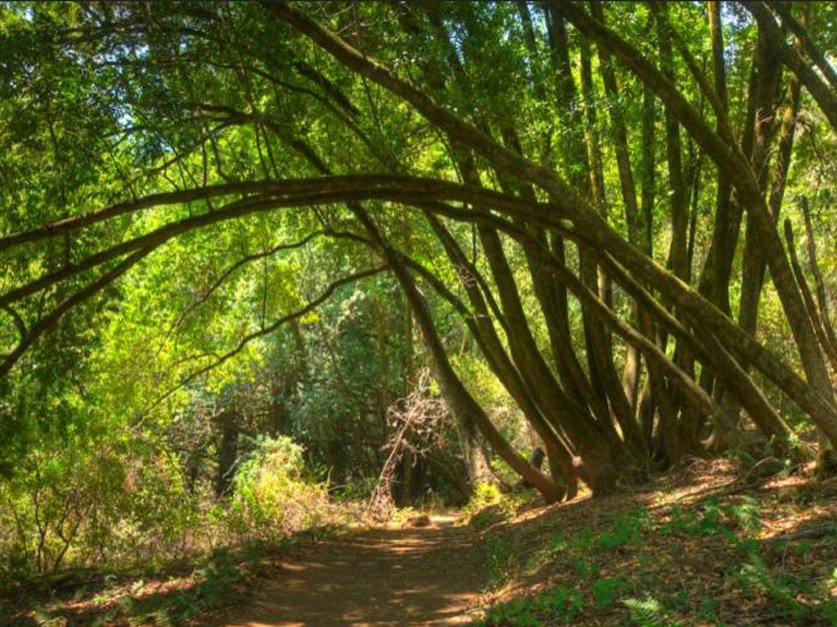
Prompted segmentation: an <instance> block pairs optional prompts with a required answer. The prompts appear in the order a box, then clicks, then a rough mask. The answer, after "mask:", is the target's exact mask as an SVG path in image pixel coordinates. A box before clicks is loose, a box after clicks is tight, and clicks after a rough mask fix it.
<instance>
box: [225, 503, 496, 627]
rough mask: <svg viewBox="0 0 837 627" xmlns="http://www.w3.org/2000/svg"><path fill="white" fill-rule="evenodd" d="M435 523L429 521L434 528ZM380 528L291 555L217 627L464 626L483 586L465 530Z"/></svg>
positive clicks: (481, 558)
mask: <svg viewBox="0 0 837 627" xmlns="http://www.w3.org/2000/svg"><path fill="white" fill-rule="evenodd" d="M436 522H437V520H435V519H434V523H436ZM445 522H447V521H444V520H438V523H439V525H438V526H437V525H435V524H434V526H431V527H422V528H378V529H372V530H368V531H362V532H357V533H352V534H349V535H346V536H342V537H337V538H334V539H331V540H327V541H325V542H321V543H318V544H316V545H312V546H305V547H300V548H299V549H296V550H295V551H294V552H293V553H292V554H291V555H288V556H287V557H286V558H284V559H283V560H282V568H281V570H280V571H279V573H278V575H277V576H275V577H273V578H271V579H268V580H263V581H261V582H259V587H258V589H257V590H256V592H255V596H254V598H253V599H252V600H251V601H250V602H249V603H248V604H247V605H245V606H243V607H239V608H237V609H235V610H233V611H232V612H231V613H230V615H229V616H228V617H226V618H225V619H224V620H221V621H218V622H217V623H216V624H217V625H218V627H221V626H223V627H340V626H349V625H351V626H352V627H396V626H398V627H418V626H420V625H462V624H466V623H468V622H469V620H470V619H469V618H468V616H467V615H466V611H467V610H468V608H470V607H472V606H474V605H475V604H476V603H477V601H478V600H479V592H480V590H481V589H482V588H483V587H484V586H485V583H486V579H485V555H484V549H483V544H482V542H481V541H480V540H479V538H477V536H476V534H474V532H473V531H472V530H471V529H469V528H467V527H454V526H450V525H445V524H444V523H445Z"/></svg>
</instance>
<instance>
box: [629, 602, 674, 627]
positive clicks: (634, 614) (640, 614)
mask: <svg viewBox="0 0 837 627" xmlns="http://www.w3.org/2000/svg"><path fill="white" fill-rule="evenodd" d="M623 603H624V604H625V607H627V608H628V618H630V620H631V624H632V625H635V627H676V626H677V625H678V623H677V622H676V621H673V620H671V619H669V618H668V617H667V615H666V610H665V608H664V607H663V605H662V603H660V602H659V601H657V600H656V599H655V598H654V597H652V596H646V597H645V598H644V599H625V600H624V601H623Z"/></svg>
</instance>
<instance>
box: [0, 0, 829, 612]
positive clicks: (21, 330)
mask: <svg viewBox="0 0 837 627" xmlns="http://www.w3.org/2000/svg"><path fill="white" fill-rule="evenodd" d="M835 26H837V8H835V5H834V4H833V3H815V2H801V3H783V2H770V3H763V2H737V3H733V2H724V3H721V2H706V3H675V4H671V5H667V4H664V3H660V4H656V3H641V2H614V3H582V2H562V3H535V2H441V3H437V2H391V3H371V2H370V3H364V2H360V3H351V2H330V3H312V4H306V3H284V2H276V3H271V2H265V3H208V2H194V3H190V2H183V3H97V2H77V3H60V4H59V3H34V2H32V3H30V2H3V3H0V260H2V263H1V264H0V584H1V583H3V582H9V581H13V580H20V579H25V578H28V577H32V576H35V575H41V576H43V575H48V574H50V573H55V572H57V571H61V570H63V569H65V568H68V567H76V568H82V567H92V568H97V569H103V568H110V567H116V566H119V567H125V566H128V565H141V564H149V563H158V562H165V561H168V560H171V559H173V558H178V557H184V556H188V555H194V554H197V553H202V552H205V551H209V550H212V549H215V548H217V547H219V546H228V545H241V543H243V542H250V541H259V542H264V543H272V544H275V543H276V542H281V541H282V540H283V539H285V538H287V537H288V536H289V535H290V534H292V533H294V532H296V531H299V530H302V529H310V528H317V527H321V526H323V525H330V524H335V523H344V522H346V521H348V520H353V519H356V518H358V517H363V516H374V517H379V518H381V517H383V518H386V517H388V516H390V515H391V513H392V508H393V506H395V505H397V506H401V507H415V508H421V507H430V506H436V507H443V506H460V505H464V504H465V503H468V502H469V500H470V501H471V507H472V508H474V507H475V505H474V504H475V503H479V502H481V499H482V498H483V497H484V496H485V495H486V494H494V493H495V492H496V490H497V489H498V488H499V489H501V490H504V491H508V490H512V489H514V488H521V487H523V486H530V487H532V488H534V489H535V490H536V491H537V493H538V494H539V495H540V496H541V497H542V499H543V500H544V501H545V502H546V503H556V502H559V501H563V500H572V499H575V498H577V497H578V495H579V493H580V491H588V490H589V492H590V493H592V495H593V496H600V495H607V494H612V493H614V492H618V491H619V490H620V489H621V488H623V487H625V486H636V485H642V484H643V483H645V482H647V481H648V480H649V478H651V477H653V476H657V475H659V474H660V473H664V472H666V471H668V470H671V469H674V468H678V467H681V466H682V464H683V463H684V462H685V461H687V460H690V459H693V458H695V457H698V458H708V457H712V456H718V455H730V454H732V455H734V456H735V457H736V458H737V459H739V460H745V461H746V463H747V464H759V466H758V467H759V472H761V471H763V469H764V468H765V467H767V468H771V469H774V470H776V471H778V470H782V469H784V470H786V471H790V470H793V469H795V468H800V467H802V466H804V465H805V464H806V463H808V462H811V461H814V460H815V461H816V463H817V467H818V472H819V473H820V476H822V477H828V476H830V475H832V474H833V473H834V472H835V471H837V455H835V453H834V448H835V447H836V446H837V401H835V395H834V391H835V387H834V386H835V381H837V337H836V336H835V331H834V327H833V324H832V316H833V315H834V314H833V304H834V297H833V290H834V286H835V284H837V251H835V248H834V245H833V242H834V241H835V237H837V232H835V229H836V228H837V226H835V225H837V216H835V192H837V167H836V166H835V159H834V155H835V154H837V153H835V140H837V135H835V133H836V132H837V72H835V65H834V62H835V58H836V57H835V56H836V55H837V27H835ZM535 447H539V448H541V449H543V450H544V451H545V452H546V464H545V465H544V467H543V468H542V469H541V468H539V467H538V464H533V463H530V461H532V457H531V452H532V450H533V449H534V448H535ZM491 486H493V487H491ZM358 504H360V505H358ZM632 524H633V523H632ZM689 524H691V523H689ZM631 533H633V532H631ZM695 533H698V532H697V531H695ZM613 585H616V584H615V583H614V584H613ZM603 594H608V595H610V594H611V592H610V591H605V592H603ZM613 594H616V593H615V592H614V593H613ZM567 599H569V601H568V600H567ZM571 600H572V599H571V598H570V597H566V598H562V600H561V601H560V603H559V605H561V607H564V605H565V603H568V602H570V601H571ZM497 611H505V610H497ZM510 611H511V610H510ZM515 611H516V610H515ZM562 611H563V610H562ZM636 611H637V612H641V611H642V608H639V609H637V610H636Z"/></svg>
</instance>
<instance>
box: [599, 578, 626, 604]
mask: <svg viewBox="0 0 837 627" xmlns="http://www.w3.org/2000/svg"><path fill="white" fill-rule="evenodd" d="M627 588H628V581H627V580H626V579H625V578H624V577H619V576H616V577H603V578H602V579H599V580H598V581H596V582H595V583H593V585H592V586H591V587H590V591H591V592H592V593H593V599H594V600H595V602H596V607H609V606H611V605H613V603H614V602H615V601H616V599H617V597H619V595H621V594H622V593H623V592H624V591H625V590H626V589H627Z"/></svg>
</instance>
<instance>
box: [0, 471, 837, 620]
mask: <svg viewBox="0 0 837 627" xmlns="http://www.w3.org/2000/svg"><path fill="white" fill-rule="evenodd" d="M756 469H757V470H758V467H757V468H756ZM758 475H759V473H758V472H753V471H752V470H751V471H743V470H742V467H741V466H740V465H739V464H738V463H737V462H735V461H732V460H726V459H720V460H714V461H704V460H696V461H692V462H691V463H689V464H685V465H683V466H682V467H680V468H679V469H678V470H676V471H675V472H672V473H669V474H667V475H666V476H664V477H661V478H659V479H657V480H655V481H654V482H652V483H651V484H650V485H647V486H644V487H643V488H641V489H634V490H623V491H621V492H619V493H617V494H614V495H611V496H607V497H603V498H598V499H590V498H589V496H582V497H581V498H578V499H576V500H574V501H572V502H569V503H562V504H557V505H553V506H547V507H544V506H542V505H539V504H538V501H537V499H536V498H535V496H534V495H533V494H531V493H529V494H524V495H517V496H515V497H513V498H506V499H504V500H503V501H502V502H501V503H499V504H496V505H493V506H491V507H489V508H486V509H483V510H482V511H481V512H479V513H477V514H476V515H475V516H474V517H473V518H472V519H471V520H470V523H469V524H467V525H463V524H460V523H461V522H463V521H461V520H460V521H457V524H448V523H452V522H454V521H453V520H451V519H448V520H443V519H435V523H436V524H434V525H433V526H430V527H421V528H413V527H409V526H396V525H388V526H380V527H375V528H363V529H344V530H340V531H337V532H329V533H326V534H324V535H323V534H319V535H317V536H316V538H308V539H304V538H303V539H301V540H299V541H298V542H295V543H293V544H290V545H288V546H286V547H284V548H281V549H278V550H276V551H265V550H262V551H260V552H257V553H255V554H251V555H248V554H247V552H246V551H243V552H235V551H231V552H229V553H220V554H218V555H216V556H215V557H214V558H213V559H212V561H211V562H209V563H207V564H204V565H203V566H202V567H201V568H197V569H195V568H192V569H191V570H188V569H187V570H183V572H180V573H177V572H167V573H156V574H155V575H154V576H145V577H138V576H134V577H121V578H119V579H118V580H115V579H114V580H112V581H110V583H108V582H107V581H105V582H104V583H101V584H97V585H96V586H92V587H91V586H88V587H87V588H84V589H82V590H83V591H82V592H80V590H79V589H78V588H76V589H75V591H74V589H73V587H72V586H69V587H67V588H66V589H63V590H62V591H58V592H56V591H55V590H52V591H51V592H50V601H49V603H46V602H44V603H42V604H41V606H40V607H41V608H42V609H41V610H40V611H39V613H36V612H35V611H34V610H33V606H32V604H31V603H28V605H29V607H28V608H27V609H24V608H23V607H21V608H17V609H19V611H17V612H15V611H13V612H12V614H11V615H10V617H11V621H10V624H14V625H25V626H33V625H40V626H43V625H54V626H57V627H75V626H81V625H119V626H123V625H131V626H133V625H139V624H149V625H155V626H156V627H169V626H170V625H175V624H181V625H187V626H190V627H197V626H198V625H201V626H203V625H211V626H212V627H280V626H281V627H321V626H322V627H325V626H329V627H331V626H337V627H339V626H341V625H346V626H348V625H351V626H354V627H362V626H367V627H390V626H393V627H394V626H405V627H406V626H410V627H418V626H419V625H456V624H474V625H483V626H490V627H539V626H549V625H567V624H572V625H579V626H584V627H593V626H600V625H616V626H624V627H628V626H634V627H687V626H688V627H692V626H694V627H704V626H707V627H708V626H714V627H721V626H726V627H733V626H736V627H737V626H754V627H755V626H763V625H768V626H770V625H777V626H778V625H793V626H799V627H802V626H808V625H812V626H813V625H823V626H829V625H830V626H832V627H837V480H829V481H815V480H814V478H813V476H812V469H811V468H810V467H806V468H802V469H797V470H796V471H795V472H792V473H790V472H784V473H780V474H778V475H775V476H772V477H759V476H758ZM527 497H528V500H527ZM0 597H2V595H0ZM18 598H24V597H22V596H20V595H19V596H18ZM2 603H3V599H2V598H0V605H2ZM11 603H12V607H14V603H15V601H11ZM2 615H3V612H2V610H0V624H4V625H5V624H9V623H6V622H4V620H3V619H2ZM49 621H53V622H49Z"/></svg>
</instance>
